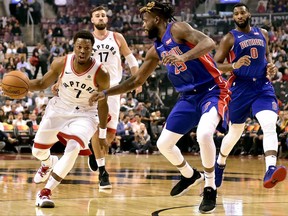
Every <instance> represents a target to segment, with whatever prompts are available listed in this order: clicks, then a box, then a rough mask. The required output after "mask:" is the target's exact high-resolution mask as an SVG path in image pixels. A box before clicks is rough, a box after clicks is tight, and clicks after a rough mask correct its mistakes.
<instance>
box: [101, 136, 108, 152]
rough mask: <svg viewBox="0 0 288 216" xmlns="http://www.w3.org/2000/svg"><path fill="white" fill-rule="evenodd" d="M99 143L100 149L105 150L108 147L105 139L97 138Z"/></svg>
mask: <svg viewBox="0 0 288 216" xmlns="http://www.w3.org/2000/svg"><path fill="white" fill-rule="evenodd" d="M99 145H100V149H102V150H106V149H107V148H108V143H107V140H106V139H100V138H99Z"/></svg>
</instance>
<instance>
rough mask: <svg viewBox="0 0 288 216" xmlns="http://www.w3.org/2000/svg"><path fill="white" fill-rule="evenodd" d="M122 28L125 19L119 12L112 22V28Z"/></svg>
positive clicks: (120, 29) (119, 29)
mask: <svg viewBox="0 0 288 216" xmlns="http://www.w3.org/2000/svg"><path fill="white" fill-rule="evenodd" d="M122 28H123V20H122V17H121V16H120V14H119V13H117V14H116V17H115V18H114V20H113V21H112V22H111V29H113V31H117V32H122Z"/></svg>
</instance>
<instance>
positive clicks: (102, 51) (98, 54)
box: [93, 31, 122, 87]
mask: <svg viewBox="0 0 288 216" xmlns="http://www.w3.org/2000/svg"><path fill="white" fill-rule="evenodd" d="M93 35H94V39H95V42H94V45H93V57H94V58H96V59H97V62H101V63H102V64H103V65H104V66H105V68H106V69H107V70H108V72H109V74H110V87H112V86H115V85H117V84H118V83H119V82H120V81H121V79H122V65H121V54H120V48H119V44H118V43H117V41H116V33H115V32H112V31H108V32H107V35H106V37H105V38H104V39H99V38H98V37H97V36H96V35H95V34H93Z"/></svg>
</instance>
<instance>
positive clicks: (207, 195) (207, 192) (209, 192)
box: [199, 187, 217, 214]
mask: <svg viewBox="0 0 288 216" xmlns="http://www.w3.org/2000/svg"><path fill="white" fill-rule="evenodd" d="M216 196H217V190H214V189H213V188H212V187H205V188H204V192H203V200H202V202H201V204H200V206H199V211H200V212H201V213H202V214H209V213H211V212H213V211H214V210H215V208H216Z"/></svg>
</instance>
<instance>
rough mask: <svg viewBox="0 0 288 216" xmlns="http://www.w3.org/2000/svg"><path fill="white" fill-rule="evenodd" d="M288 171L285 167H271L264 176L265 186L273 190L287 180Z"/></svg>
mask: <svg viewBox="0 0 288 216" xmlns="http://www.w3.org/2000/svg"><path fill="white" fill-rule="evenodd" d="M286 174H287V170H286V168H285V167H284V166H269V168H268V170H267V172H266V173H265V176H264V183H263V186H264V187H265V188H272V187H274V186H275V185H276V184H277V183H278V182H281V181H283V180H284V179H285V178H286Z"/></svg>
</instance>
